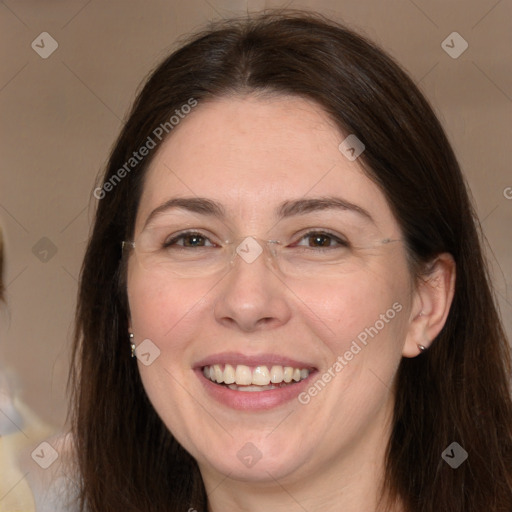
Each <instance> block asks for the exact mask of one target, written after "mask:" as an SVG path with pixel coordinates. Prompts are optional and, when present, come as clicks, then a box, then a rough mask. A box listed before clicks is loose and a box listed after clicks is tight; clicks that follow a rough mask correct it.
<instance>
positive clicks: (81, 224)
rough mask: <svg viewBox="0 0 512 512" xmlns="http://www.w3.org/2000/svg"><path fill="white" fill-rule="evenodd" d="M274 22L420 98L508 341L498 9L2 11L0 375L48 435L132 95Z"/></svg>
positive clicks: (407, 1) (510, 191)
mask: <svg viewBox="0 0 512 512" xmlns="http://www.w3.org/2000/svg"><path fill="white" fill-rule="evenodd" d="M274 7H290V8H305V9H309V10H316V11H319V12H321V13H323V14H324V15H326V16H328V17H330V18H333V19H335V20H337V21H341V22H344V23H346V24H347V25H349V26H350V27H352V28H354V29H356V30H358V31H359V32H361V33H363V34H365V35H366V36H368V37H370V38H371V39H373V40H374V41H375V42H377V43H378V44H380V45H381V46H382V47H383V48H384V49H385V50H387V51H388V52H389V53H390V54H391V55H392V56H393V57H395V59H396V60H398V61H399V63H401V65H402V66H403V67H404V68H405V69H406V70H407V71H408V72H409V74H410V75H411V76H412V78H413V79H414V80H415V82H416V83H417V84H418V85H419V87H420V89H421V90H422V91H423V92H424V93H425V95H426V96H427V98H428V99H429V100H430V102H431V103H432V105H433V106H434V109H435V110H436V112H437V114H438V116H439V118H440V120H441V122H442V123H443V125H444V127H445V129H446V131H447V133H448V136H449V138H450V140H451V142H452V144H453V146H454V148H455V151H456V153H457V155H458V158H459V161H460V163H461V165H462V168H463V170H464V172H465V175H466V177H467V181H468V183H469V186H470V188H471V192H472V195H473V197H474V202H475V207H476V211H477V213H478V215H479V218H480V221H481V223H482V226H483V230H484V233H485V236H486V238H487V243H488V247H487V252H488V258H489V261H490V264H491V267H492V270H493V276H494V280H495V284H496V290H497V293H498V300H499V303H500V307H501V312H502V317H503V319H504V322H505V325H506V329H507V331H508V334H509V337H512V286H511V284H512V236H511V225H512V172H511V168H510V156H509V151H510V145H511V143H510V135H511V124H512V123H511V120H512V116H511V114H512V65H511V64H512V59H511V34H512V1H511V0H464V1H463V0H449V1H446V0H443V1H441V0H435V1H434V0H431V1H426V0H414V1H413V0H385V1H381V0H317V1H313V0H309V1H299V0H295V1H288V2H279V1H263V0H255V1H243V0H187V1H182V0H174V1H164V0H144V1H143V0H109V1H100V0H60V1H59V0H3V1H0V34H1V36H0V37H1V39H2V44H1V46H0V52H1V59H2V66H1V70H0V118H1V135H0V150H1V155H2V160H1V163H0V224H1V226H2V227H3V231H4V238H5V250H6V274H5V281H6V299H7V306H6V307H2V308H0V311H1V312H0V366H1V367H3V369H4V370H5V371H6V372H7V374H8V376H9V379H10V385H11V387H12V389H13V392H14V393H16V395H17V396H18V397H19V399H20V400H22V401H23V402H24V403H25V404H27V405H28V406H29V407H30V408H31V409H32V410H33V411H34V412H35V413H36V414H37V415H38V416H39V417H40V418H41V419H42V420H43V421H44V422H45V423H46V424H49V425H51V426H52V427H53V428H55V429H59V428H62V427H63V425H64V422H65V418H66V406H67V402H66V400H67V395H66V384H67V375H68V365H69V355H70V350H69V349H70V341H71V337H72V329H73V325H72V324H73V316H74V308H75V302H76V293H77V284H78V283H77V280H78V277H79V272H80V266H81V260H82V257H83V253H84V249H85V245H86V240H87V237H88V233H89V229H90V224H91V219H92V214H93V212H94V208H95V204H96V199H95V198H94V197H93V196H92V191H93V189H94V187H95V184H96V180H97V175H98V173H99V172H100V171H101V170H102V169H103V167H104V165H105V163H106V160H107V157H108V154H109V151H110V149H111V147H112V145H113V143H114V141H115V138H116V136H117V134H118V132H119V131H120V128H121V126H122V122H123V119H124V118H125V115H126V114H127V111H128V109H129V107H130V105H131V103H132V101H133V99H134V97H135V93H136V91H137V90H138V87H139V85H140V84H141V82H142V81H143V79H144V78H145V77H146V76H147V74H148V73H149V72H150V71H151V70H152V69H153V68H154V67H155V66H156V65H157V64H158V63H159V62H160V61H161V60H162V59H163V58H164V57H165V56H166V55H167V54H168V53H169V52H170V51H171V50H172V49H174V48H176V46H177V45H178V44H179V41H180V38H182V37H183V36H185V35H187V34H189V33H190V32H191V31H194V30H197V29H199V28H201V27H202V26H204V24H205V23H207V22H208V21H209V20H214V19H219V18H226V17H230V16H233V15H242V14H244V13H246V12H252V11H260V10H262V9H265V8H274ZM399 144H400V141H397V145H398V146H399ZM0 412H1V411H0Z"/></svg>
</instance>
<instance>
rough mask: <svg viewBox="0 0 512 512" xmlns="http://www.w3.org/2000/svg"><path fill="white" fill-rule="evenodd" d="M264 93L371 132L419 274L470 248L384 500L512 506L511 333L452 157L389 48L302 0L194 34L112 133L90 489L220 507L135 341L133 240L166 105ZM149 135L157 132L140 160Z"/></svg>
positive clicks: (164, 503)
mask: <svg viewBox="0 0 512 512" xmlns="http://www.w3.org/2000/svg"><path fill="white" fill-rule="evenodd" d="M258 92H260V93H266V92H269V93H277V94H280V93H281V94H283V95H294V96H299V97H303V98H307V99H312V100H314V101H315V102H316V103H317V104H319V105H320V106H321V107H322V108H323V109H324V111H325V112H326V113H327V114H328V115H329V116H330V117H331V118H332V120H333V121H334V122H335V123H336V125H337V126H338V127H339V129H340V130H341V131H342V132H343V133H347V134H349V133H350V134H355V135H356V136H357V137H358V138H359V139H360V140H361V141H363V143H364V144H365V146H366V149H365V151H364V153H363V154H362V155H361V156H360V157H359V160H358V161H360V162H361V163H362V165H363V166H364V172H365V173H366V174H367V175H368V177H369V178H370V179H372V180H373V181H374V182H375V183H376V184H377V185H378V186H379V187H380V189H381V191H382V192H383V194H384V195H385V197H386V198H387V201H388V203H389V205H390V208H391V209H392V211H393V213H394V215H395V217H396V219H397V221H398V223H399V225H400V227H401V230H402V232H403V234H404V238H405V240H406V245H407V250H408V254H409V256H410V260H411V261H412V262H414V265H412V266H411V268H412V269H415V272H417V273H418V276H417V278H418V279H420V278H421V277H420V275H421V269H422V268H423V267H425V265H426V264H427V263H428V262H429V261H431V260H432V259H433V258H435V256H436V255H438V254H440V253H443V252H448V253H451V254H452V255H453V258H454V259H455V262H456V266H457V279H456V289H455V295H454V299H453V303H452V306H451V310H450V313H449V316H448V319H447V321H446V324H445V326H444V328H443V329H442V331H441V332H440V334H439V335H438V336H437V338H436V339H435V340H434V342H433V344H432V347H431V348H430V350H428V351H427V352H426V353H424V354H422V355H420V356H418V357H416V358H412V359H408V358H403V359H402V361H401V363H400V366H399V369H398V374H397V378H396V405H395V409H394V417H393V426H392V434H391V437H390V439H389V442H388V447H387V454H386V466H385V488H384V489H383V496H385V498H386V500H385V501H386V502H387V503H389V504H391V505H392V504H395V503H402V504H403V506H404V508H405V510H406V511H407V512H439V511H445V510H449V511H450V512H470V511H474V512H483V511H485V512H510V511H511V510H512V490H511V489H512V404H511V393H510V383H509V378H510V373H511V361H510V349H509V345H508V342H507V340H506V336H505V333H504V330H503V327H502V324H501V322H500V318H499V314H498V313H497V307H496V302H495V298H494V296H493V292H492V288H491V281H490V277H489V275H488V271H487V269H486V263H485V261H484V257H483V254H482V249H481V241H480V239H481V233H480V228H479V225H478V222H477V220H476V216H475V214H474V211H473V208H472V206H471V202H470V200H469V198H468V193H467V190H466V184H465V181H464V179H463V177H462V174H461V171H460V168H459V165H458V163H457V160H456V157H455V156H454V153H453V151H452V149H451V147H450V144H449V142H448V140H447V137H446V135H445V133H444V131H443V129H442V127H441V125H440V123H439V121H438V120H437V118H436V116H435V114H434V113H433V110H432V108H431V107H430V106H429V104H428V102H427V101H426V100H425V99H424V97H423V96H422V94H421V93H420V91H419V90H418V88H417V87H416V86H415V84H414V83H413V82H412V80H411V79H410V78H409V77H408V76H407V75H406V74H405V73H404V72H403V71H402V69H401V68H400V67H399V66H398V65H397V64H396V63H395V62H394V61H393V60H392V59H391V58H390V57H389V56H387V55H386V54H385V53H384V52H383V51H382V50H381V49H379V48H377V47H376V46H375V45H374V44H373V43H371V42H369V41H367V40H366V39H365V38H363V37H361V36H360V35H357V34H355V33H354V32H352V31H351V30H349V29H347V28H346V27H343V26H341V25H339V24H337V23H335V22H332V21H329V20H326V19H324V18H323V17H321V16H319V15H315V14H311V13H304V12H296V11H293V12H291V11H284V12H270V13H265V14H262V15H258V16H249V17H247V18H244V19H237V20H230V21H223V22H221V23H218V24H215V25H213V26H211V27H210V28H209V29H208V30H206V31H204V32H202V33H199V34H196V35H195V36H193V38H191V39H189V40H188V41H186V42H185V43H183V44H182V46H181V47H180V48H179V49H178V50H176V51H174V52H173V53H172V54H171V55H170V56H169V57H168V58H167V59H166V60H164V61H163V62H162V63H161V64H160V65H159V66H158V67H157V68H156V70H154V72H153V73H152V74H151V75H150V77H149V78H148V80H147V81H146V83H145V85H144V87H143V88H142V89H141V91H140V92H139V94H138V96H137V98H136V100H135V102H134V105H133V107H132V110H131V112H130V115H129V117H128V119H127V121H126V123H125V125H124V127H123V129H122V132H121V134H120V135H119V138H118V139H117V142H116V144H115V146H114V148H113V150H112V153H111V155H110V159H109V162H108V165H107V168H106V171H105V173H104V175H103V178H102V183H103V184H107V183H108V184H109V185H108V186H104V187H102V188H98V189H96V192H95V196H96V197H98V198H99V199H98V206H97V211H96V217H95V222H94V226H93V230H92V234H91V237H90V240H89V244H88V247H87V252H86V255H85V259H84V263H83V267H82V272H81V281H80V290H79V301H78V309H77V318H76V335H75V345H74V364H73V367H72V373H71V383H72V386H73V388H72V389H73V400H72V407H73V409H72V410H73V413H72V420H73V432H74V439H75V444H76V451H77V455H76V456H77V461H78V465H79V469H80V478H81V486H82V488H81V503H82V506H83V507H85V509H87V510H88V511H90V512H100V511H101V512H110V511H111V512H114V511H115V512H118V511H119V510H124V511H126V512H131V511H133V512H135V511H138V512H141V511H144V512H163V511H166V512H169V511H180V512H182V511H184V510H187V509H188V508H189V507H193V508H195V509H196V510H199V511H200V512H202V511H205V510H206V492H205V489H204V485H203V482H202V479H201V475H200V472H199V469H198V466H197V464H196V462H195V460H194V459H193V458H192V457H191V456H190V455H189V454H188V453H187V452H186V451H185V450H184V449H183V448H182V447H181V446H180V445H179V444H178V443H177V441H176V440H175V439H174V437H173V436H172V434H171V433H170V432H169V431H168V430H167V428H166V427H165V425H164V424H163V422H162V421H161V420H160V418H159V417H158V415H157V413H156V412H155V410H154V409H153V407H152V405H151V404H150V402H149V400H148V398H147V396H146V394H145V391H144V389H143V386H142V383H141V379H140V376H139V373H138V369H137V365H136V364H135V363H134V361H133V360H132V359H131V358H130V350H129V342H128V338H127V332H128V314H129V312H128V307H127V297H126V261H125V259H123V256H122V252H121V241H122V240H129V239H131V236H132V234H133V229H134V223H135V216H136V213H137V207H138V202H139V199H140V195H141V190H142V187H143V184H144V175H145V171H146V170H147V168H148V165H149V163H150V162H151V161H152V158H153V157H154V155H155V153H156V152H157V151H158V147H159V145H160V144H161V141H160V140H158V138H156V137H155V135H154V134H155V129H156V128H158V127H159V126H161V125H162V124H164V123H166V122H167V126H168V130H167V131H168V135H167V134H166V136H167V137H172V129H171V127H170V126H169V118H170V116H172V115H173V113H174V112H175V111H176V109H180V108H181V107H182V106H183V105H185V104H187V103H188V104H190V103H189V102H190V100H191V99H193V100H194V101H197V102H198V103H199V104H201V102H202V101H207V100H210V99H215V98H219V97H226V96H229V95H237V94H246V93H258ZM191 115H194V114H191ZM158 133H159V132H158ZM148 137H151V138H152V140H153V142H155V143H156V146H157V147H156V148H155V149H153V150H152V151H150V153H149V154H148V155H147V156H146V157H145V158H144V159H142V160H141V161H140V162H138V163H137V164H136V165H134V166H133V168H132V167H131V164H130V166H127V165H126V164H127V162H130V158H132V157H133V152H134V151H137V150H138V148H140V147H142V146H143V145H145V144H146V143H147V140H148ZM162 140H165V137H162ZM131 163H133V162H131ZM123 166H124V167H123ZM123 168H124V169H125V171H126V172H124V173H123V172H122V171H120V170H121V169H123ZM120 176H121V178H120ZM453 442H457V443H458V444H459V445H461V446H462V447H463V448H464V449H465V450H466V451H467V452H468V454H469V456H468V460H466V462H464V463H463V464H462V465H461V466H459V467H458V468H457V469H452V468H451V467H450V465H448V464H447V463H446V462H445V461H444V460H443V459H442V457H441V454H442V452H443V451H444V450H445V449H446V448H447V447H448V446H449V445H450V444H451V443H453Z"/></svg>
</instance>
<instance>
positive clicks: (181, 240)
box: [164, 232, 213, 248]
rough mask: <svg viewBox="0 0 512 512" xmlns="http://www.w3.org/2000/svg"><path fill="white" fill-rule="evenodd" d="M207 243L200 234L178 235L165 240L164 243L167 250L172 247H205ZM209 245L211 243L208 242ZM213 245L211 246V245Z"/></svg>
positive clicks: (206, 239)
mask: <svg viewBox="0 0 512 512" xmlns="http://www.w3.org/2000/svg"><path fill="white" fill-rule="evenodd" d="M207 241H208V242H209V239H208V238H207V237H205V236H204V235H202V234H201V233H195V232H194V233H180V234H179V235H177V236H175V237H173V238H171V239H169V240H167V241H166V242H165V243H164V247H165V248H169V247H172V246H179V247H189V248H194V247H206V242H207ZM210 244H211V242H210ZM211 245H213V244H211Z"/></svg>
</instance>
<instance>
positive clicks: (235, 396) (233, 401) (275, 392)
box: [195, 368, 316, 411]
mask: <svg viewBox="0 0 512 512" xmlns="http://www.w3.org/2000/svg"><path fill="white" fill-rule="evenodd" d="M195 372H196V374H197V376H198V378H199V380H200V381H201V383H202V384H203V386H204V387H205V389H206V392H207V393H208V394H209V395H210V396H211V397H213V398H214V399H215V400H216V401H217V402H220V403H221V404H223V405H227V406H228V407H231V408H232V409H239V410H248V409H250V410H254V411H257V410H266V409H273V408H274V407H279V406H280V405H283V404H285V403H286V402H289V401H290V400H293V399H294V398H297V396H298V395H299V394H300V393H301V392H302V391H304V389H305V388H306V387H307V386H308V384H309V379H310V378H311V376H312V375H314V374H315V373H316V372H315V371H314V372H311V373H310V374H309V376H308V377H307V378H306V379H304V380H301V381H299V382H296V383H295V384H289V385H288V386H284V387H282V388H276V389H268V390H266V391H236V390H234V389H229V388H228V387H227V386H221V385H219V384H215V383H214V382H212V381H211V380H210V379H207V378H206V377H205V376H204V375H203V371H202V369H201V368H198V369H196V370H195Z"/></svg>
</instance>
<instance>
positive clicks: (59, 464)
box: [21, 434, 79, 512]
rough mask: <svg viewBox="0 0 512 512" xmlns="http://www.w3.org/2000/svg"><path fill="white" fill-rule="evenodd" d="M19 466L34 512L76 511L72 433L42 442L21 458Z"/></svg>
mask: <svg viewBox="0 0 512 512" xmlns="http://www.w3.org/2000/svg"><path fill="white" fill-rule="evenodd" d="M21 467H22V469H23V471H24V473H26V480H27V483H28V485H29V487H30V489H31V491H32V495H33V497H34V502H35V509H36V512H79V506H78V492H79V485H78V473H77V470H76V464H75V458H74V446H73V440H72V436H71V434H61V435H57V436H53V437H51V438H48V439H47V440H45V441H42V442H41V443H39V444H38V445H37V446H36V447H35V448H33V450H32V451H31V452H30V453H25V454H24V455H23V460H22V461H21Z"/></svg>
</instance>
